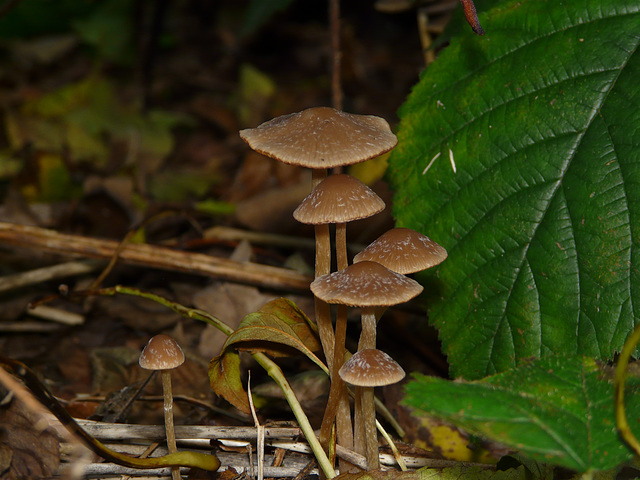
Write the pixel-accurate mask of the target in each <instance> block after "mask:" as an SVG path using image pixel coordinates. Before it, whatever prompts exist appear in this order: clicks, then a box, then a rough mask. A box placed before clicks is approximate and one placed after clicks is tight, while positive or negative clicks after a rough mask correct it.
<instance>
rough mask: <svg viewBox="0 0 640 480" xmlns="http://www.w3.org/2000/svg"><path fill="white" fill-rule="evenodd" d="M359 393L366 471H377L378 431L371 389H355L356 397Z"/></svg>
mask: <svg viewBox="0 0 640 480" xmlns="http://www.w3.org/2000/svg"><path fill="white" fill-rule="evenodd" d="M358 390H361V392H360V399H361V400H360V401H361V402H362V406H361V407H362V421H363V430H364V439H365V452H364V453H365V457H367V470H378V469H379V468H380V458H379V454H378V431H377V430H376V409H375V404H374V395H373V393H374V392H373V387H356V397H357V396H358Z"/></svg>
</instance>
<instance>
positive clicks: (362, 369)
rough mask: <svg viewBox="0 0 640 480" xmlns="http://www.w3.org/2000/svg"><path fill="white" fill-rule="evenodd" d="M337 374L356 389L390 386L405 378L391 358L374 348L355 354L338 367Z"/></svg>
mask: <svg viewBox="0 0 640 480" xmlns="http://www.w3.org/2000/svg"><path fill="white" fill-rule="evenodd" d="M338 374H339V375H340V378H342V380H344V381H345V382H347V383H350V384H351V385H355V386H357V387H382V386H383V385H391V384H392V383H397V382H399V381H400V380H402V379H403V378H404V376H405V373H404V370H403V369H402V367H401V366H400V365H398V363H397V362H396V361H395V360H394V359H393V358H391V357H390V356H389V355H387V354H386V353H384V352H382V351H380V350H376V349H375V348H369V349H366V350H361V351H359V352H357V353H356V354H355V355H353V356H352V357H351V358H350V359H349V360H347V361H346V362H345V363H344V365H342V367H340V371H339V372H338Z"/></svg>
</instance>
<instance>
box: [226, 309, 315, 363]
mask: <svg viewBox="0 0 640 480" xmlns="http://www.w3.org/2000/svg"><path fill="white" fill-rule="evenodd" d="M255 342H266V343H265V344H259V345H258V344H256V343H255ZM247 343H248V344H249V345H248V346H245V348H246V349H249V350H252V351H260V352H263V353H267V354H269V355H271V356H275V357H278V356H283V355H284V356H288V355H290V352H288V351H283V350H282V349H281V348H278V345H286V346H288V347H292V348H294V349H296V350H298V351H300V352H302V353H303V354H305V355H306V356H307V357H308V358H309V359H310V360H311V361H312V362H314V363H315V364H316V365H318V366H319V367H320V368H323V367H324V365H323V363H322V361H321V360H320V359H319V358H318V357H317V356H316V355H315V354H314V353H313V352H314V351H317V350H319V349H320V343H319V341H318V338H317V336H316V334H315V332H314V331H313V330H312V328H311V323H310V321H309V319H308V318H307V316H306V315H305V314H304V313H303V312H302V311H301V310H300V309H299V308H298V307H297V306H296V305H295V304H294V303H293V302H291V301H289V300H287V299H285V298H278V299H276V300H272V301H271V302H269V303H267V304H266V305H265V306H264V307H262V308H261V309H260V310H258V311H257V312H255V313H250V314H249V315H247V316H246V317H244V319H243V320H242V322H240V325H238V329H237V330H236V331H235V332H233V333H232V334H231V335H229V338H228V339H227V341H226V342H225V344H224V346H223V351H224V350H226V349H228V348H230V347H234V348H239V347H242V345H243V344H247ZM272 344H277V345H272Z"/></svg>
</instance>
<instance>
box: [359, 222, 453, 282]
mask: <svg viewBox="0 0 640 480" xmlns="http://www.w3.org/2000/svg"><path fill="white" fill-rule="evenodd" d="M446 258H447V251H446V250H445V248H444V247H442V246H440V245H438V244H437V243H436V242H434V241H433V240H431V239H430V238H429V237H427V236H426V235H423V234H421V233H419V232H416V231H415V230H411V229H410V228H393V229H391V230H389V231H388V232H386V233H384V234H382V235H381V236H380V237H378V239H376V240H375V241H374V242H373V243H371V245H369V246H368V247H367V248H365V249H364V250H362V251H361V252H360V253H358V254H357V255H356V256H355V257H354V258H353V261H354V263H357V262H361V261H363V260H370V261H373V262H378V263H380V264H382V265H384V266H385V267H387V268H388V269H389V270H393V271H394V272H398V273H402V274H407V273H414V272H419V271H421V270H426V269H427V268H431V267H433V266H435V265H438V264H440V263H442V262H443V261H444V260H445V259H446Z"/></svg>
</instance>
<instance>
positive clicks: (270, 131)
mask: <svg viewBox="0 0 640 480" xmlns="http://www.w3.org/2000/svg"><path fill="white" fill-rule="evenodd" d="M240 137H241V138H242V139H243V140H244V141H245V142H247V143H248V144H249V146H250V147H251V148H252V149H254V150H255V151H256V152H259V153H261V154H263V155H266V156H267V157H271V158H275V159H276V160H280V161H281V162H284V163H289V164H292V165H301V166H303V167H308V168H333V167H338V166H341V165H352V164H354V163H359V162H363V161H365V160H368V159H370V158H373V157H377V156H378V155H382V154H383V153H386V152H388V151H389V150H391V149H392V148H393V147H395V146H396V144H397V143H398V139H397V138H396V136H395V135H394V134H393V133H392V132H391V129H390V128H389V124H388V123H387V121H386V120H384V119H382V118H380V117H376V116H373V115H355V114H352V113H346V112H342V111H339V110H336V109H334V108H330V107H313V108H308V109H306V110H303V111H302V112H298V113H291V114H288V115H282V116H280V117H276V118H274V119H272V120H269V121H268V122H265V123H263V124H262V125H259V126H257V127H256V128H248V129H245V130H241V131H240Z"/></svg>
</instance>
